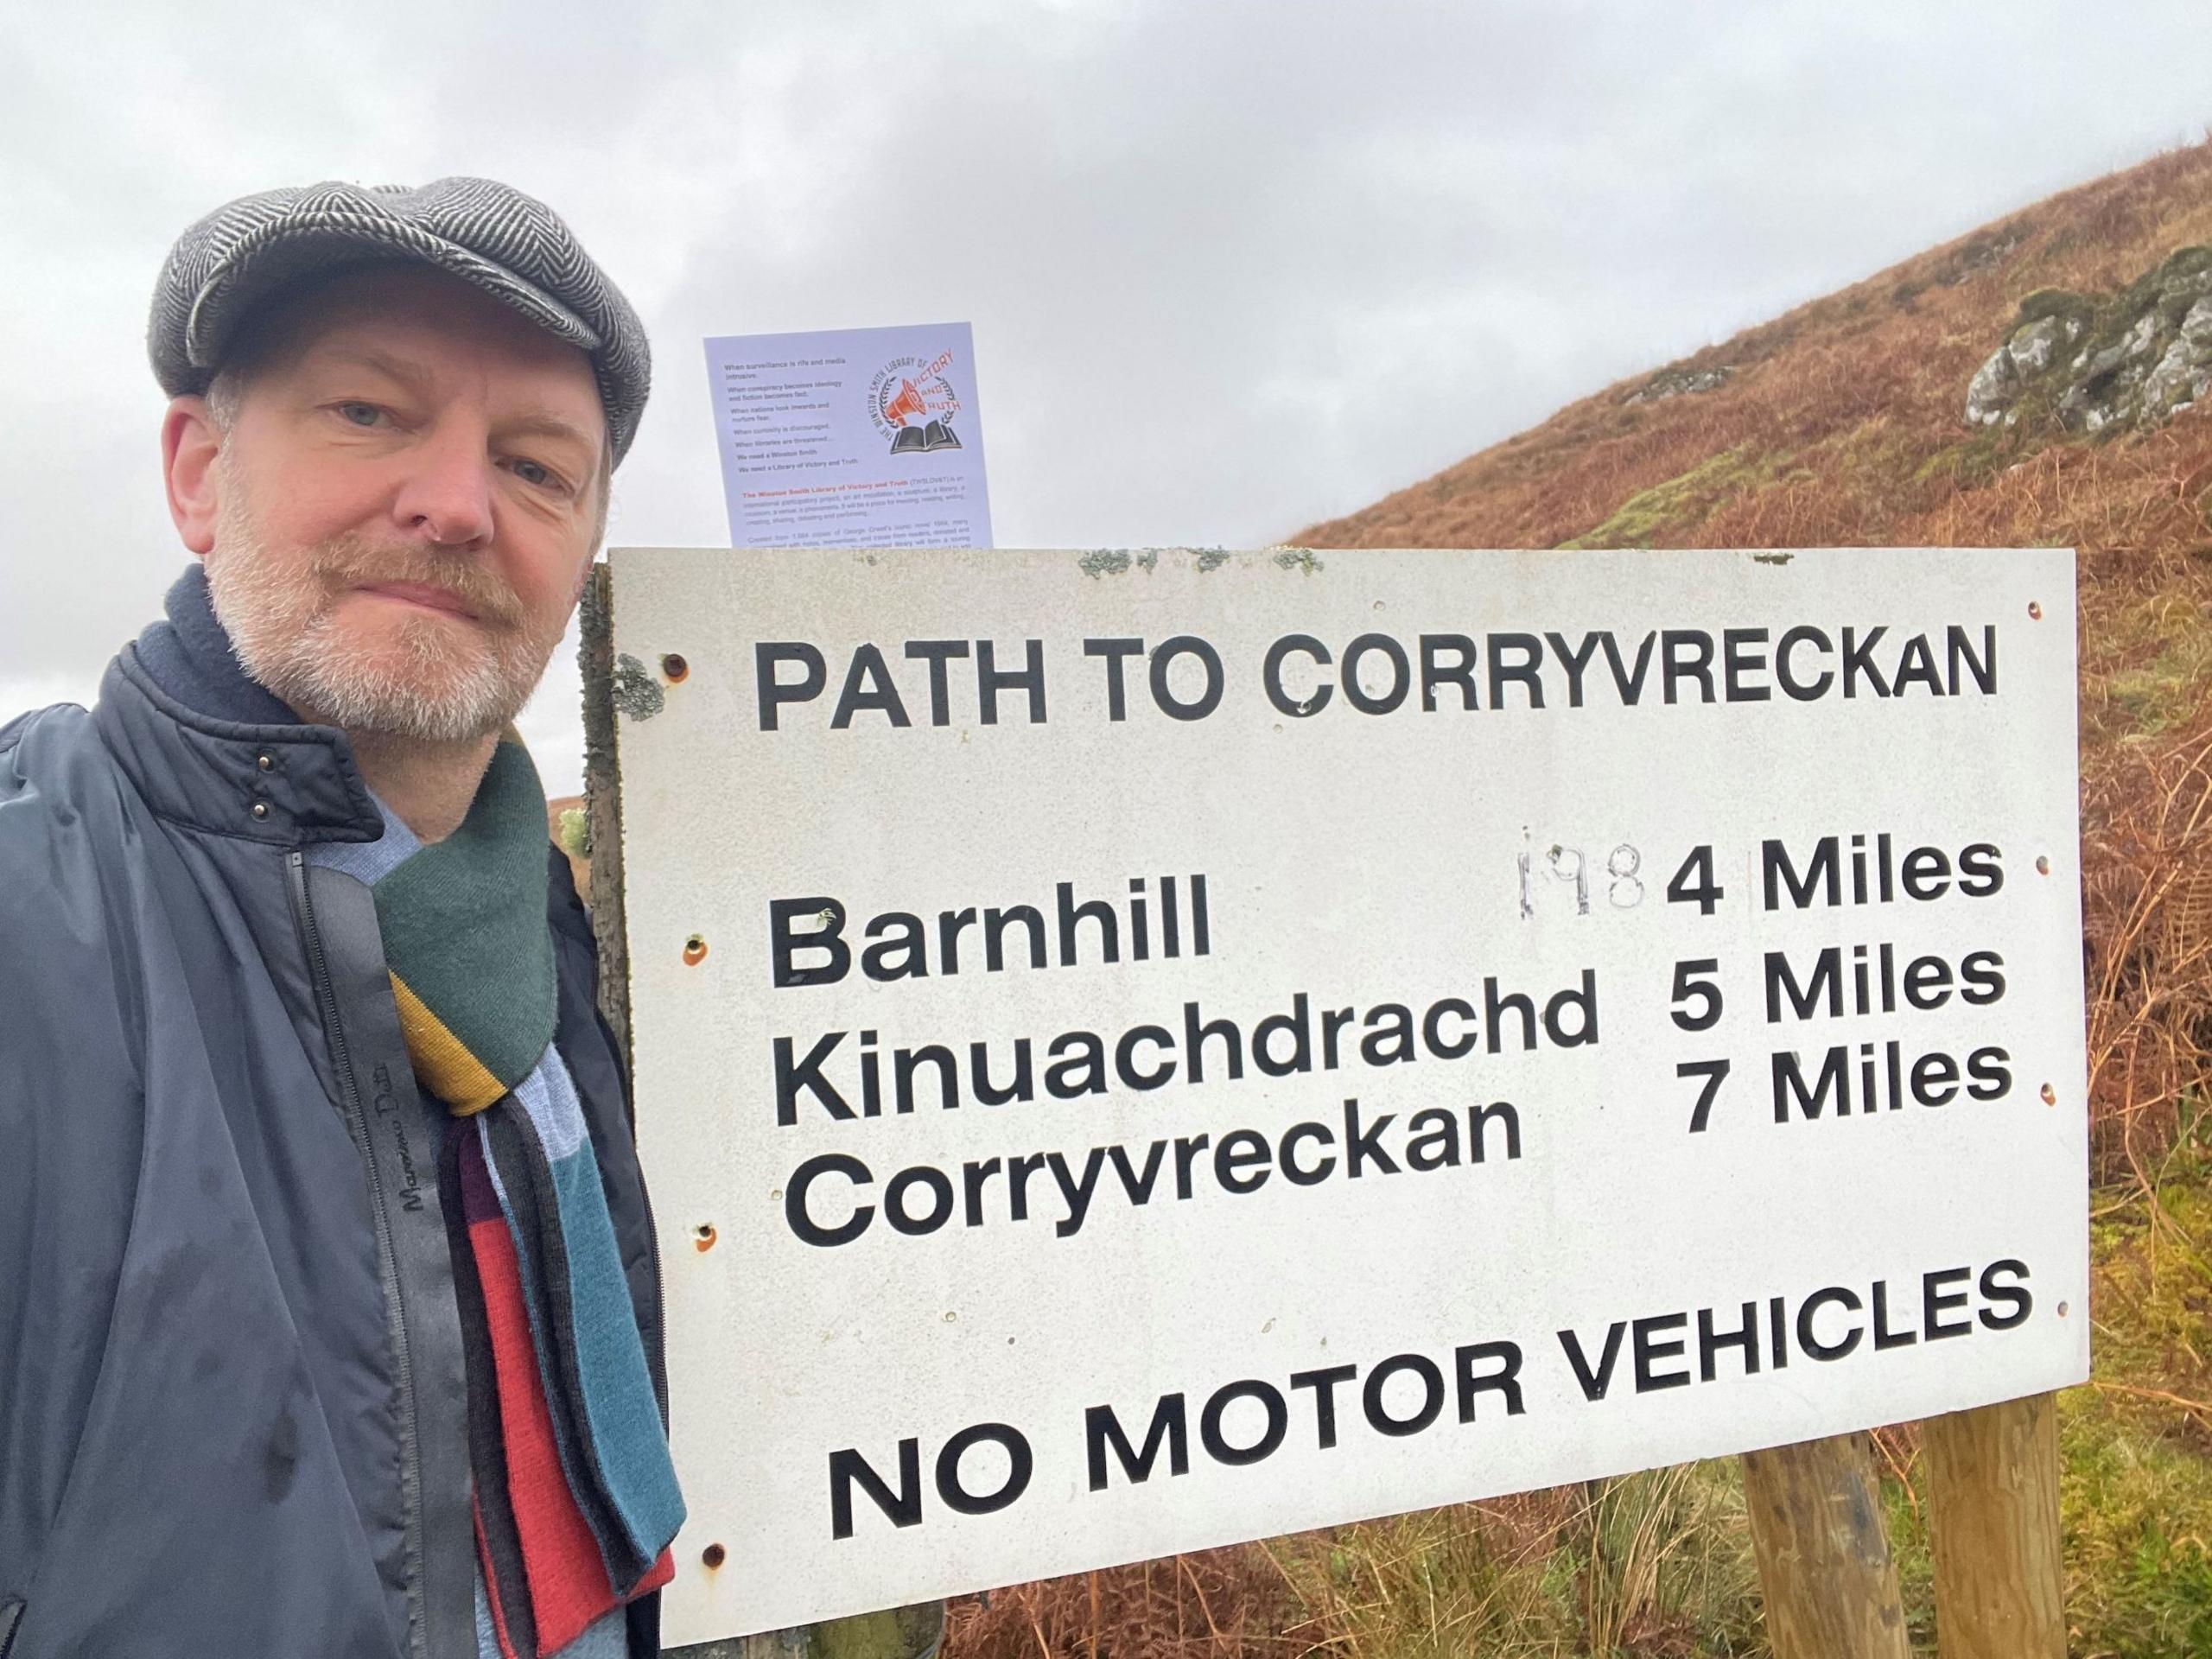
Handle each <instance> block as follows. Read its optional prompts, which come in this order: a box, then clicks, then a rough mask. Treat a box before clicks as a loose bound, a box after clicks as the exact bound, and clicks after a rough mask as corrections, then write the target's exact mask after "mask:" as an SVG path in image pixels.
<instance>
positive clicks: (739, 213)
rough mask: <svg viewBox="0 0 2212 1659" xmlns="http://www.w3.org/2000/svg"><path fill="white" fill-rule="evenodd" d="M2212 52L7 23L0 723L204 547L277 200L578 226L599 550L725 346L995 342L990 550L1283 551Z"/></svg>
mask: <svg viewBox="0 0 2212 1659" xmlns="http://www.w3.org/2000/svg"><path fill="white" fill-rule="evenodd" d="M2209 41H2212V19H2208V16H2207V14H2206V10H2205V5H2204V0H2120V3H2113V0H2103V3H2096V4H2089V3H2074V0H1944V3H1940V4H1939V3H1929V0H1853V3H1851V4H1848V5H1839V4H1836V3H1834V0H1757V3H1743V4H1736V5H1706V4H1695V3H1689V0H1650V3H1643V0H1618V3H1572V0H1542V3H1525V4H1522V3H1499V0H1460V3H1453V4H1442V3H1432V4H1410V3H1393V0H1359V3H1351V0H1337V3H1315V0H1268V3H1266V4H1264V5H1262V4H1253V5H1243V4H1237V5H1228V4H1211V3H1205V0H1159V3H1143V0H1095V3H1094V0H1060V3H1046V4H1014V3H1000V4H963V3H959V0H890V3H854V4H837V3H828V0H809V3H806V4H791V3H789V0H784V3H778V4H774V5H766V4H753V3H747V0H709V3H698V4H655V3H650V0H646V3H642V4H639V5H636V6H631V7H609V6H607V5H604V4H602V3H597V0H594V3H590V4H582V3H575V0H533V3H530V4H504V3H480V0H437V3H422V0H379V3H378V5H376V6H374V7H373V8H365V7H345V8H331V7H303V6H299V5H296V4H287V5H283V6H266V7H249V6H244V5H237V4H231V3H226V0H195V3H193V4H189V5H182V6H180V5H176V4H174V3H171V0H158V3H141V4H132V3H102V4H99V5H82V6H74V7H67V8H60V9H57V10H41V11H40V12H38V13H37V15H35V16H34V15H33V12H32V10H31V9H30V8H29V6H28V5H21V4H13V5H8V6H5V7H0V63H4V64H5V65H6V66H7V68H6V70H5V79H6V82H7V96H6V98H5V99H0V270H4V271H6V272H7V273H8V280H7V283H6V287H5V289H4V302H0V362H4V363H5V364H6V365H7V366H6V369H5V371H4V375H5V383H6V385H8V386H9V388H10V395H8V396H7V397H4V398H0V718H4V717H5V716H6V715H8V714H10V713H12V712H13V711H15V710H16V709H21V708H23V707H26V706H29V705H31V704H34V703H37V702H51V701H54V700H57V699H60V698H65V697H66V698H70V699H74V700H79V701H86V702H89V701H90V700H91V697H92V692H93V690H94V688H95V686H96V685H97V683H98V679H99V672H100V670H101V668H102V666H103V665H104V664H105V661H106V659H107V658H108V657H109V655H110V654H111V652H113V651H114V649H115V647H116V646H117V645H118V644H119V643H121V641H123V640H124V639H126V638H128V637H130V635H131V634H133V633H134V632H137V629H138V628H139V626H142V625H143V623H144V622H145V621H146V620H149V618H150V617H151V616H152V615H153V614H154V613H155V612H156V609H157V608H158V604H159V600H160V595H161V594H162V590H163V588H165V587H166V586H167V584H168V582H169V580H170V579H171V577H172V576H173V575H175V572H176V571H177V570H178V569H181V565H182V562H183V555H182V552H181V549H180V547H179V545H178V543H177V541H176V538H175V531H173V529H172V528H171V526H170V524H169V523H168V516H167V513H166V512H165V510H164V508H163V506H162V491H161V486H160V480H159V471H158V464H157V456H156V428H157V425H158V422H159V419H160V415H161V410H162V397H161V396H160V393H159V391H158V390H157V389H156V386H155V385H154V383H153V379H152V377H151V375H150V372H149V370H148V368H147V366H146V359H145V352H144V345H143V331H144V326H145V315H146V308H147V302H148V299H149V295H150V292H151V289H152V285H153V282H154V277H155V275H156V272H157V270H159V268H160V265H161V262H162V256H163V254H164V253H165V252H166V251H167V250H168V245H169V243H170V242H171V241H172V240H173V239H174V238H175V236H176V234H177V233H178V232H180V231H181V229H182V228H183V227H184V226H186V225H187V224H188V223H189V222H190V221H191V220H193V219H195V218H197V217H199V216H200V214H202V213H206V212H207V211H208V210H209V209H211V208H213V207H215V206H217V205H218V204H219V203H220V202H223V201H225V200H229V199H231V198H232V197H235V196H238V195H242V194H248V193H250V192H252V191H255V190H258V189H263V188H268V187H269V186H271V185H276V184H293V183H306V182H311V181H315V180H319V179H325V178H340V179H350V180H353V181H359V182H362V183H387V182H398V183H419V182H422V181H425V180H428V179H430V178H434V177H437V176H440V175H446V174H454V173H475V174H485V175H492V176H493V177H497V178H501V179H505V180H506V181H509V182H511V183H513V184H516V185H518V186H520V187H521V188H524V189H525V190H528V191H530V192H531V193H532V194H536V195H538V196H540V197H542V198H543V199H544V200H546V201H548V202H550V204H552V205H553V206H554V207H556V209H557V210H558V211H559V212H560V213H563V215H564V216H566V217H567V218H568V219H569V222H570V223H571V224H572V225H573V226H575V228H576V230H577V232H579V233H580V235H581V236H582V238H583V240H584V242H585V244H586V245H588V247H589V248H590V249H591V250H592V251H593V252H594V255H595V256H596V257H597V258H598V259H599V260H600V262H601V264H603V265H604V266H605V267H606V268H607V270H609V271H610V272H611V273H612V274H613V276H614V277H615V278H616V280H617V281H618V282H620V283H621V284H622V286H623V287H624V288H625V289H626V291H627V292H628V294H629V295H630V296H631V298H632V301H633V302H635V303H636V305H637V307H638V309H639V312H640V313H641V314H642V315H643V316H644V318H645V325H646V327H647V328H648V330H649V331H650V332H651V334H652V340H653V344H654V349H655V355H656V364H655V377H654V378H655V391H654V396H653V400H652V406H651V408H650V409H649V410H647V412H646V416H645V424H644V427H643V429H642V430H641V433H640V435H639V439H638V442H637V446H636V448H634V449H633V450H632V454H631V456H630V459H629V461H628V462H627V463H626V466H625V467H623V469H622V471H621V473H620V474H618V476H617V478H616V493H615V499H614V510H613V523H612V524H611V526H610V529H609V539H610V540H611V541H613V542H615V543H683V544H700V543H709V544H721V543H726V542H727V541H728V527H727V522H726V519H725V517H724V513H723V509H722V503H721V483H720V477H719V473H718V469H717V466H716V461H715V436H714V430H713V425H712V420H711V416H710V411H709V402H708V397H707V383H706V375H705V370H704V360H703V356H702V349H701V346H700V340H701V339H702V336H704V335H708V334H741V333H751V332H772V331H779V330H786V329H800V328H830V327H862V326H871V325H880V324H893V323H901V322H925V321H969V322H972V323H973V324H974V327H975V341H976V370H977V378H978V383H979V394H980V402H981V404H982V409H981V415H982V426H983V431H984V441H985V446H986V449H987V453H988V464H989V472H990V491H991V507H992V516H993V518H994V521H995V529H996V532H997V537H998V541H999V544H1000V545H1001V546H1002V547H1026V546H1097V545H1113V546H1133V545H1141V544H1145V543H1163V544H1165V543H1197V544H1222V545H1229V546H1237V545H1257V544H1264V543H1268V542H1272V541H1276V540H1280V539H1281V538H1282V537H1285V536H1287V535H1288V534H1289V533H1291V532H1292V531H1295V530H1296V529H1298V528H1299V527H1300V526H1302V525H1304V524H1308V523H1311V522H1312V521H1313V520H1315V519H1318V518H1325V517H1328V516H1332V515H1334V514H1337V513H1339V512H1347V511H1350V510H1351V509H1352V508H1355V507H1357V506H1360V505H1364V504H1365V503H1367V502H1369V501H1371V500H1373V499H1376V497H1378V496H1381V495H1383V494H1384V493H1388V492H1389V491H1390V490H1392V489H1395V488H1396V487H1398V486H1402V485H1404V484H1407V483H1409V482H1411V481H1413V480H1416V479H1419V478H1421V477H1423V476H1425V475H1427V474H1429V473H1432V472H1433V471H1435V470H1436V469H1438V468H1439V467H1443V466H1445V465H1446V464H1448V463H1449V462H1451V461H1455V460H1457V459H1459V457H1461V456H1463V455H1465V454H1470V453H1471V452H1472V451H1474V450H1476V449H1478V448H1483V447H1484V446H1485V445H1487V444H1489V443H1491V442H1495V441H1497V439H1499V438H1502V437H1504V436H1507V435H1510V434H1511V433H1513V432H1515V431H1517V430H1519V429H1522V428H1523V427H1525V426H1528V425H1529V424H1531V423H1534V422H1535V421H1537V420H1539V419H1541V417H1542V416H1545V415H1546V414H1548V412H1550V411H1551V410H1554V409H1555V408H1557V407H1558V406H1559V405H1560V404H1563V403H1566V402H1568V401H1570V400H1572V399H1573V398H1575V397H1580V396H1581V395H1583V394H1585V393H1586V392H1588V391H1592V390H1593V389H1594V388H1596V387H1598V386H1599V385H1604V384H1605V383H1606V382H1608V381H1610V380H1612V379H1615V378H1619V377H1620V376H1623V375H1624V374H1628V373H1630V372H1634V371H1636V370H1638V369H1640V368H1644V367H1649V366H1653V365H1658V364H1660V363H1663V362H1665V361H1667V360H1669V359H1672V358H1675V357H1678V356H1681V355H1682V354H1684V353H1688V352H1690V351H1693V350H1694V349H1696V348H1697V347H1698V346H1702V345H1704V344H1706V343H1707V342H1709V341H1712V340H1720V339H1725V338H1726V337H1727V336H1728V335H1729V334H1733V333H1734V332H1736V331H1737V330H1738V328H1741V327H1745V325H1747V324H1750V323H1753V322H1757V321H1761V320H1763V319H1764V318H1766V317H1768V316H1770V315H1774V314H1775V313H1777V312H1779V311H1781V310H1783V309H1784V308H1787V307H1789V306H1790V305H1792V304H1794V303H1796V302H1799V301H1801V300H1804V299H1808V298H1810V297H1812V296H1815V295H1819V294H1822V293H1825V292H1827V291H1828V290H1829V289H1834V288H1836V287H1839V286H1840V285H1842V284H1843V283H1847V282H1850V281H1852V280H1853V279H1854V278H1856V277H1861V276H1864V275H1866V273H1868V272H1870V271H1872V270H1878V269H1879V268H1880V267H1882V266H1884V265H1885V264H1890V263H1891V262H1893V261H1895V260H1897V259H1899V258H1902V257H1905V256H1907V255H1909V254H1911V253H1913V252H1916V251H1918V250H1919V249H1921V248H1923V247H1925V246H1927V245H1929V244H1931V243H1934V242H1937V241H1940V240H1943V239H1945V238H1949V237H1952V236H1955V235H1956V234H1958V233H1960V232H1962V231H1965V230H1967V229H1968V228H1970V227H1972V226H1974V225H1976V224H1979V223H1980V222H1981V221H1983V220H1985V219H1989V218H1992V217H1993V216H1995V215H1997V214H1999V213H2003V212H2005V211H2006V210H2007V209H2009V208H2012V207H2018V206H2020V205H2022V204H2024V203H2026V202H2029V201H2031V200H2036V199H2037V198H2038V197H2040V196H2043V195H2045V194H2049V193H2050V192H2051V191H2053V190H2056V189H2059V188H2063V187H2064V186H2066V185H2069V184H2071V183H2075V182H2077V181H2082V180H2084V179H2088V178H2090V177H2092V176H2094V175H2097V174H2100V173H2102V172H2105V171H2107V170H2109V169H2111V168H2116V167H2122V166H2126V165H2128V164H2130V163H2132V162H2136V161H2139V160H2140V159H2142V158H2144V157H2145V156H2149V155H2151V154H2152V153H2153V152H2155V151H2157V150H2158V149H2164V148H2168V147H2170V146H2172V145H2174V144H2177V143H2188V142H2195V141H2196V140H2197V139H2199V138H2200V137H2202V136H2203V134H2204V132H2205V130H2206V128H2207V126H2208V124H2212V84H2209V83H2208V82H2207V80H2206V78H2205V73H2204V53H2205V48H2206V46H2207V44H2208V42H2209ZM1102 400H1103V407H1104V408H1105V410H1108V411H1109V412H1108V414H1107V415H1106V416H1105V417H1103V418H1102V417H1101V416H1100V415H1099V413H1098V411H1099V410H1100V409H1101V407H1102ZM574 697H575V688H574V679H573V671H572V669H570V668H569V666H568V664H567V663H566V659H565V658H561V659H556V672H555V674H554V676H553V677H551V678H550V679H549V682H548V685H547V687H546V690H544V692H543V693H542V694H541V696H540V698H539V700H538V702H537V704H535V705H533V709H532V711H531V715H530V716H529V718H528V720H527V721H526V722H525V728H526V730H527V731H528V733H529V734H530V735H531V741H532V743H533V747H536V748H537V751H538V753H539V762H540V766H541V767H542V768H543V772H544V773H545V780H546V784H547V787H548V789H549V791H553V792H556V793H558V792H561V791H563V790H566V789H571V788H573V787H575V779H576V775H577V770H578V763H577V760H576V758H575V748H576V747H577V744H578V741H579V740H578V738H577V737H576V735H575V718H574V716H573V714H572V712H571V709H572V707H573V702H574Z"/></svg>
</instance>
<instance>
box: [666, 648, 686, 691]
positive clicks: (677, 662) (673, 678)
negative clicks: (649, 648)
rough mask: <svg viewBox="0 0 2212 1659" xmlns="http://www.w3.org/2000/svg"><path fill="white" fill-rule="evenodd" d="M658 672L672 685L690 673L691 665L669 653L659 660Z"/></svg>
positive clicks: (676, 655)
mask: <svg viewBox="0 0 2212 1659" xmlns="http://www.w3.org/2000/svg"><path fill="white" fill-rule="evenodd" d="M660 671H661V673H662V675H663V676H664V677H665V678H666V679H667V680H668V683H670V684H671V685H673V684H675V683H677V682H678V681H680V680H682V679H683V677H684V676H685V675H687V674H689V673H690V671H691V664H689V663H687V662H685V661H684V660H683V658H682V657H681V656H679V655H678V654H677V652H672V651H671V652H669V653H668V655H667V656H665V657H664V658H661V659H660Z"/></svg>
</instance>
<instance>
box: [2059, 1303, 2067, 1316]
mask: <svg viewBox="0 0 2212 1659" xmlns="http://www.w3.org/2000/svg"><path fill="white" fill-rule="evenodd" d="M2058 1317H2059V1318H2060V1319H2064V1318H2065V1317H2066V1304H2065V1303H2063V1302H2061V1303H2060V1304H2059V1305H2058Z"/></svg>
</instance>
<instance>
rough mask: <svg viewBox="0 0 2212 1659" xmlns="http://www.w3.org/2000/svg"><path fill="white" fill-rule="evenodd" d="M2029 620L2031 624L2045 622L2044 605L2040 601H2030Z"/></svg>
mask: <svg viewBox="0 0 2212 1659" xmlns="http://www.w3.org/2000/svg"><path fill="white" fill-rule="evenodd" d="M2028 620H2029V621H2031V622H2040V621H2042V620H2043V605H2042V602H2041V601H2038V600H2032V599H2031V600H2030V601H2028Z"/></svg>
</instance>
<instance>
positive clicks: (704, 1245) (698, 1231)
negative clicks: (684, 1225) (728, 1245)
mask: <svg viewBox="0 0 2212 1659" xmlns="http://www.w3.org/2000/svg"><path fill="white" fill-rule="evenodd" d="M691 1236H692V1238H693V1239H694V1240H695V1241H696V1243H694V1244H693V1246H692V1248H693V1249H696V1250H699V1251H701V1252H702V1253H703V1252H705V1251H708V1250H711V1249H714V1248H715V1224H714V1223H713V1222H711V1221H702V1222H701V1223H700V1224H698V1225H697V1226H696V1227H694V1228H693V1229H692V1230H691Z"/></svg>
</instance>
